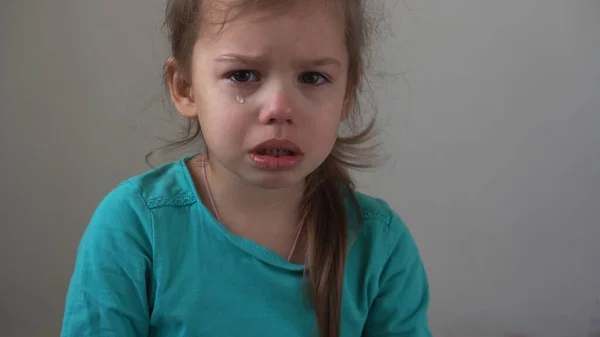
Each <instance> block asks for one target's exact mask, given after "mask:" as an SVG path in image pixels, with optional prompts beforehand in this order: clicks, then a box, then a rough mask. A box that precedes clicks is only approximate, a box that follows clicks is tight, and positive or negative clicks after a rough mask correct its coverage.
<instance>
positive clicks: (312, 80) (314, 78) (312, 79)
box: [298, 72, 329, 85]
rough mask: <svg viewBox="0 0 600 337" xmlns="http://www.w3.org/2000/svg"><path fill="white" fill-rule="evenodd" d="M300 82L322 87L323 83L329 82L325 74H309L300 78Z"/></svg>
mask: <svg viewBox="0 0 600 337" xmlns="http://www.w3.org/2000/svg"><path fill="white" fill-rule="evenodd" d="M298 80H299V81H300V82H303V83H306V84H311V85H321V84H323V83H326V82H329V81H328V80H327V78H325V76H323V74H321V73H318V72H307V73H304V74H302V75H300V76H299V77H298Z"/></svg>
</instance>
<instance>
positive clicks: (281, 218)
mask: <svg viewBox="0 0 600 337" xmlns="http://www.w3.org/2000/svg"><path fill="white" fill-rule="evenodd" d="M364 2H367V1H366V0H343V1H342V0H337V1H334V0H330V1H324V0H302V1H300V0H297V1H294V0H288V1H283V0H252V1H250V0H211V1H208V0H204V1H203V0H169V1H168V4H167V13H166V14H167V17H166V19H167V27H168V29H169V32H170V36H169V37H170V42H171V46H172V56H171V57H170V58H169V59H168V60H167V62H166V65H165V69H164V73H165V79H166V82H167V84H168V88H169V92H170V96H171V99H172V101H173V103H174V105H175V107H176V108H177V110H178V111H179V112H180V113H181V114H182V115H183V116H184V117H185V118H187V119H189V120H190V121H191V122H192V125H195V126H197V129H196V131H197V132H195V133H194V132H192V133H194V134H195V136H197V137H201V140H202V141H203V144H204V150H203V151H199V152H201V153H198V154H195V155H190V156H186V157H184V158H181V159H180V160H179V161H177V162H173V163H169V164H166V165H163V166H161V167H159V168H156V169H153V170H151V171H149V172H147V173H144V174H142V175H140V176H137V177H133V178H131V179H129V180H127V181H125V182H123V183H122V184H121V185H120V186H118V187H117V188H116V189H114V190H113V191H112V192H111V193H110V194H109V195H108V196H107V197H106V198H105V199H104V200H103V201H102V203H101V204H100V205H99V207H98V209H97V210H96V212H95V214H94V216H93V217H92V219H91V222H90V224H89V226H88V228H87V230H86V232H85V234H84V236H83V238H82V240H81V243H80V247H79V250H78V255H77V262H76V266H75V270H74V274H73V276H72V280H71V284H70V288H69V291H68V294H67V299H66V309H65V314H64V321H63V327H62V336H63V337H83V336H94V337H101V336H118V337H134V336H139V337H141V336H156V337H209V336H210V337H221V336H240V337H241V336H245V337H307V336H319V337H337V336H343V337H359V336H371V337H375V336H380V337H383V336H386V337H391V336H394V337H400V336H403V337H417V336H430V332H429V328H428V323H427V306H428V303H429V292H428V283H427V278H426V274H425V270H424V268H423V265H422V263H421V259H420V257H419V254H418V251H417V247H416V246H415V243H414V241H413V239H412V238H411V235H410V233H409V231H408V230H407V228H406V227H405V225H404V224H403V223H402V221H401V220H400V218H399V217H398V215H396V213H395V212H394V211H393V210H392V209H391V208H390V207H389V206H388V204H387V203H385V202H384V201H382V200H379V199H376V198H373V197H370V196H367V195H364V194H361V193H359V192H357V191H355V190H354V185H353V183H352V180H351V178H350V176H349V173H348V168H349V167H363V166H365V165H368V163H364V162H361V161H360V160H361V159H367V160H368V157H364V156H362V154H361V153H359V152H358V150H360V149H361V145H362V144H363V143H364V141H365V140H366V139H367V137H368V136H369V134H370V130H371V128H367V129H366V130H365V131H364V132H360V133H358V134H356V135H353V136H350V137H347V138H343V137H340V136H338V129H339V128H340V126H341V124H342V123H349V125H350V126H352V121H354V120H356V118H355V117H357V113H358V111H357V109H356V108H357V100H358V94H359V88H360V84H361V82H362V80H363V72H364V62H365V61H364V57H363V55H364V53H365V51H366V50H365V48H366V43H367V42H368V41H367V38H368V36H369V32H368V29H369V24H368V23H369V22H368V21H367V19H368V17H367V15H366V14H365V13H367V12H366V9H365V8H364ZM369 2H370V0H369ZM371 125H372V124H371Z"/></svg>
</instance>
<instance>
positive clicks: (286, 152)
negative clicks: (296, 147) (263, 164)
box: [255, 148, 296, 157]
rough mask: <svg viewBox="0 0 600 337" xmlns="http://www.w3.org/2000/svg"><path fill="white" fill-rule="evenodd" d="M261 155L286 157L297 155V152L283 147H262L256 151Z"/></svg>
mask: <svg viewBox="0 0 600 337" xmlns="http://www.w3.org/2000/svg"><path fill="white" fill-rule="evenodd" d="M255 153H256V154H257V155H259V156H270V157H286V156H295V155H296V152H295V151H293V150H290V149H283V148H271V149H260V150H257V151H255Z"/></svg>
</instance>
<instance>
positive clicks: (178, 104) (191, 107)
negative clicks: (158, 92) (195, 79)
mask: <svg viewBox="0 0 600 337" xmlns="http://www.w3.org/2000/svg"><path fill="white" fill-rule="evenodd" d="M164 72H165V80H166V81H167V84H168V85H169V94H170V96H171V101H172V102H173V104H174V105H175V108H177V110H178V111H179V113H180V114H181V115H182V116H183V117H184V118H190V119H191V118H198V115H197V113H196V111H197V110H196V101H195V99H194V94H193V90H192V84H191V81H189V80H187V77H186V76H185V74H184V73H183V68H182V67H181V65H179V64H178V63H177V61H176V60H175V58H174V57H172V56H171V57H169V58H168V59H167V61H166V62H165V70H164Z"/></svg>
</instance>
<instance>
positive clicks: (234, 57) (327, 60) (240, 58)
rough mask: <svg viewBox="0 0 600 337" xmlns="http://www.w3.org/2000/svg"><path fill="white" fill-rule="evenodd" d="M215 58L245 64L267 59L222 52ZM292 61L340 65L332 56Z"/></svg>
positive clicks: (313, 64) (317, 64) (261, 61)
mask: <svg viewBox="0 0 600 337" xmlns="http://www.w3.org/2000/svg"><path fill="white" fill-rule="evenodd" d="M215 60H216V61H218V62H223V63H242V64H246V65H251V64H264V63H266V61H267V60H266V57H263V56H250V55H242V54H223V55H221V56H219V57H217V58H216V59H215ZM294 63H296V64H299V65H302V66H313V67H319V66H326V65H335V66H338V67H340V66H341V65H342V64H341V62H340V61H339V60H337V59H335V58H333V57H323V58H319V59H314V60H300V61H296V62H294Z"/></svg>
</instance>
